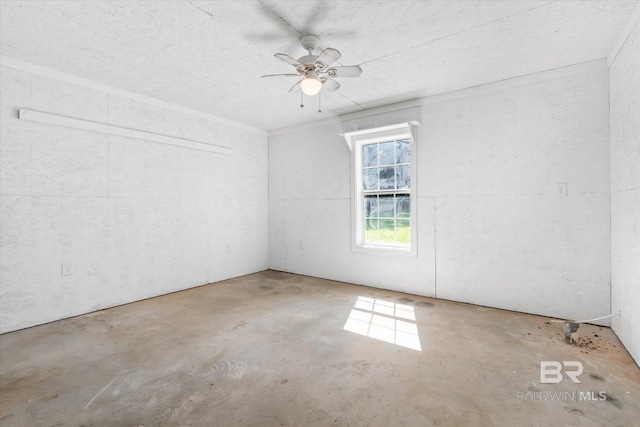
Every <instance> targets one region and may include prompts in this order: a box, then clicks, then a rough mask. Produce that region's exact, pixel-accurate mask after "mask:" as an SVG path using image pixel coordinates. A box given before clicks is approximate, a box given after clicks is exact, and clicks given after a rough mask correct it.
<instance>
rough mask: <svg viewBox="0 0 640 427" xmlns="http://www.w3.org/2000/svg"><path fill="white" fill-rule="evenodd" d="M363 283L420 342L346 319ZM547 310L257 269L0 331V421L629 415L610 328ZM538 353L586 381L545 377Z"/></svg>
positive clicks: (627, 373)
mask: <svg viewBox="0 0 640 427" xmlns="http://www.w3.org/2000/svg"><path fill="white" fill-rule="evenodd" d="M359 297H365V298H370V299H375V300H379V301H384V302H385V303H386V304H387V306H388V307H390V306H394V307H396V308H398V307H400V309H406V310H409V309H407V308H406V307H412V310H414V311H413V313H415V321H411V322H410V323H415V326H416V327H417V331H418V337H419V341H420V347H421V351H416V350H414V349H411V348H406V347H402V346H400V345H395V344H392V343H389V342H385V341H384V340H382V339H375V338H372V337H369V336H365V335H360V334H357V333H353V332H350V331H346V330H344V329H343V327H344V326H345V322H346V320H347V319H348V318H349V316H350V313H351V312H352V310H359V309H357V308H356V309H354V305H355V304H356V302H357V301H358V298H359ZM381 307H382V308H383V306H381ZM403 307H404V308H403ZM365 311H366V310H365ZM373 314H374V315H375V312H373ZM378 314H379V316H378V319H379V320H383V321H384V322H382V323H384V324H385V325H387V326H388V324H389V323H388V322H389V321H391V320H394V319H393V316H391V315H389V314H384V313H382V312H379V313H378ZM372 319H375V317H372ZM549 320H550V319H548V318H544V317H540V316H533V315H526V314H521V313H514V312H509V311H503V310H495V309H489V308H486V307H479V306H473V305H469V304H462V303H454V302H449V301H442V300H434V299H430V298H424V297H419V296H415V295H407V294H402V293H395V292H390V291H383V290H378V289H372V288H367V287H363V286H356V285H349V284H344V283H338V282H332V281H328V280H321V279H315V278H310V277H304V276H297V275H293V274H287V273H281V272H273V271H266V272H262V273H257V274H253V275H249V276H244V277H240V278H237V279H232V280H227V281H224V282H220V283H216V284H212V285H207V286H203V287H199V288H195V289H191V290H187V291H183V292H178V293H174V294H170V295H165V296H162V297H158V298H153V299H150V300H146V301H142V302H138V303H133V304H128V305H125V306H121V307H116V308H112V309H108V310H103V311H100V312H96V313H91V314H87V315H83V316H79V317H75V318H72V319H67V320H62V321H59V322H54V323H50V324H47V325H42V326H38V327H34V328H30V329H26V330H22V331H17V332H12V333H8V334H4V335H2V336H0V357H1V359H0V397H1V400H0V424H1V425H2V426H3V427H5V426H6V427H10V426H80V425H84V426H146V427H150V426H236V425H237V426H240V425H247V426H300V425H309V426H311V425H312V426H333V425H335V426H367V425H370V426H392V425H393V426H396V425H404V426H414V425H415V426H424V425H475V426H482V425H520V426H527V425H545V426H546V425H607V426H609V425H629V426H631V425H635V422H636V421H637V419H638V417H639V416H640V403H638V402H640V369H638V367H637V365H635V363H634V362H633V360H632V359H631V357H630V356H629V354H628V353H627V352H626V350H625V349H624V347H623V346H622V345H621V344H620V342H619V341H618V339H617V338H616V336H615V334H613V332H612V331H611V330H610V329H609V328H603V327H598V326H594V325H581V327H580V336H579V338H578V341H577V344H576V345H569V344H566V343H564V336H563V330H562V323H551V322H549ZM395 322H396V324H397V325H400V323H399V322H398V319H395ZM372 324H375V321H374V320H372ZM383 326H384V325H383ZM396 333H398V332H396ZM382 338H384V336H383V337H382ZM542 360H557V361H567V360H569V361H573V360H575V361H580V362H581V363H582V364H583V365H584V373H583V374H582V375H581V376H580V380H581V383H580V384H574V383H573V382H572V381H570V380H569V378H565V379H564V380H563V381H562V382H561V383H559V384H540V383H539V380H540V377H539V364H540V361H542ZM580 392H582V393H583V396H587V394H586V393H587V392H595V393H596V394H593V395H592V394H589V396H598V394H597V393H599V392H604V393H605V395H606V400H583V399H582V400H581V399H580V396H581V395H580V394H579V393H580ZM571 393H574V394H575V395H576V397H575V399H568V398H567V397H570V396H571ZM554 395H555V396H556V397H557V396H564V397H565V398H564V399H561V400H558V399H556V400H549V399H548V397H549V396H554ZM523 396H524V397H525V398H523ZM528 396H530V398H527V397H528ZM545 396H546V397H547V399H544V397H545Z"/></svg>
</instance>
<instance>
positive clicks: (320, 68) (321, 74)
mask: <svg viewBox="0 0 640 427" xmlns="http://www.w3.org/2000/svg"><path fill="white" fill-rule="evenodd" d="M319 43H320V38H319V37H318V36H315V35H313V34H307V35H305V36H302V37H301V38H300V44H302V47H303V48H304V49H306V50H307V52H308V54H307V55H304V56H301V57H300V58H298V59H295V58H292V57H291V56H289V55H287V54H285V53H276V54H275V57H276V58H278V59H280V60H282V61H284V62H286V63H287V64H289V65H293V66H294V67H295V69H296V72H297V73H296V74H291V73H289V74H267V75H264V76H262V77H276V76H295V77H302V79H301V80H299V81H298V82H296V84H294V85H293V87H291V89H289V92H297V91H301V92H302V93H303V94H305V95H307V96H315V95H319V94H320V91H321V90H322V89H323V88H324V89H325V90H327V91H329V92H332V91H335V90H337V89H338V88H339V87H340V83H338V82H337V81H335V80H334V78H341V77H358V76H359V75H360V74H362V68H360V66H359V65H347V66H342V65H338V66H333V64H335V63H336V62H337V61H338V60H339V59H340V58H341V57H342V54H341V53H340V52H339V51H338V50H337V49H333V48H330V47H328V48H326V49H324V50H323V51H322V52H320V54H319V55H314V54H313V51H314V50H316V49H318V45H319ZM318 102H319V100H318ZM300 106H301V107H303V106H304V104H303V103H301V104H300ZM318 112H320V108H318Z"/></svg>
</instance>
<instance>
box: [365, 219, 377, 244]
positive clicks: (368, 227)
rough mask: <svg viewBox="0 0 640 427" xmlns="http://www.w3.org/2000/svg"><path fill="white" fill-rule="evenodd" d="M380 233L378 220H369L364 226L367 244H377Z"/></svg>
mask: <svg viewBox="0 0 640 427" xmlns="http://www.w3.org/2000/svg"><path fill="white" fill-rule="evenodd" d="M379 235H380V231H379V230H378V220H377V219H367V220H365V225H364V240H365V241H367V242H377V241H378V237H379Z"/></svg>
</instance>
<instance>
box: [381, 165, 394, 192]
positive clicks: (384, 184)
mask: <svg viewBox="0 0 640 427" xmlns="http://www.w3.org/2000/svg"><path fill="white" fill-rule="evenodd" d="M393 169H394V167H393V166H391V167H388V168H380V190H393V189H394V188H395V172H394V170H393Z"/></svg>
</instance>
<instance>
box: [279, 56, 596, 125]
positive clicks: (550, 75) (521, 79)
mask: <svg viewBox="0 0 640 427" xmlns="http://www.w3.org/2000/svg"><path fill="white" fill-rule="evenodd" d="M606 68H607V59H606V58H601V59H595V60H592V61H587V62H581V63H579V64H573V65H567V66H564V67H559V68H553V69H550V70H546V71H540V72H537V73H532V74H525V75H522V76H518V77H512V78H509V79H504V80H498V81H496V82H493V83H485V84H481V85H477V86H472V87H468V88H465V89H459V90H455V91H452V92H444V93H439V94H435V95H430V96H425V97H422V98H416V99H412V100H409V101H402V102H397V103H392V104H388V105H384V106H380V107H374V108H369V109H366V110H361V111H356V112H354V113H348V114H344V115H340V116H333V117H330V118H326V119H322V120H317V121H313V122H308V123H302V124H299V125H294V126H289V127H285V128H280V129H274V130H271V131H269V136H277V135H284V134H287V133H291V132H297V131H301V130H306V129H311V128H315V127H319V126H325V125H332V124H336V123H342V122H346V121H349V120H356V119H361V118H364V117H370V116H375V115H379V114H385V113H389V112H393V111H399V110H406V109H410V108H415V107H421V106H425V105H432V104H437V103H440V102H447V101H453V100H456V99H460V98H467V97H470V96H476V95H481V94H484V93H490V92H496V91H499V90H503V89H511V88H515V87H518V86H526V85H530V84H535V83H539V82H543V81H547V80H554V79H559V78H563V77H568V76H572V75H576V74H584V73H589V72H592V71H597V70H603V69H606Z"/></svg>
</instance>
